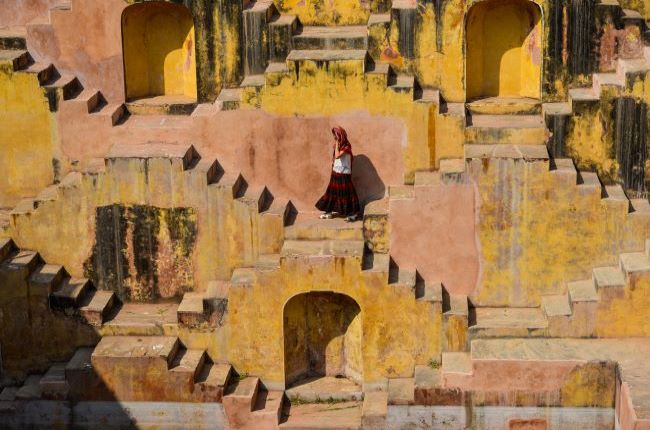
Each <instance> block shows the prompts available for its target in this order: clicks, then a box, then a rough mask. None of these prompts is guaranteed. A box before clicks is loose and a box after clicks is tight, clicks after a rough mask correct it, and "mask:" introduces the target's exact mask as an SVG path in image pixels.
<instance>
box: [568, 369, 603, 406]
mask: <svg viewBox="0 0 650 430" xmlns="http://www.w3.org/2000/svg"><path fill="white" fill-rule="evenodd" d="M615 393H616V365H615V364H614V363H606V362H595V363H587V364H584V365H582V366H578V367H576V368H575V369H573V370H572V371H571V373H570V374H569V376H568V377H567V379H566V381H564V384H563V385H562V388H561V389H560V395H561V402H562V406H563V407H600V408H611V407H613V406H614V395H615Z"/></svg>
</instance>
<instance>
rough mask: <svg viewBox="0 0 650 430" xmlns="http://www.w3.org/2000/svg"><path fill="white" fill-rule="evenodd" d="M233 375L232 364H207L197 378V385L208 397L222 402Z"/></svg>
mask: <svg viewBox="0 0 650 430" xmlns="http://www.w3.org/2000/svg"><path fill="white" fill-rule="evenodd" d="M231 375H232V366H231V365H230V364H223V363H212V362H206V363H205V364H204V365H203V368H202V369H201V371H200V372H199V374H198V375H197V377H196V384H195V385H196V387H197V389H198V390H199V391H200V392H202V393H204V394H205V395H206V397H208V398H211V399H214V401H217V402H220V401H221V399H222V398H223V394H224V390H225V388H226V387H227V386H228V383H229V382H230V377H231Z"/></svg>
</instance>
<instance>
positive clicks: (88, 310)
mask: <svg viewBox="0 0 650 430" xmlns="http://www.w3.org/2000/svg"><path fill="white" fill-rule="evenodd" d="M90 294H92V295H91V296H90V298H89V299H88V300H87V302H88V303H87V304H85V305H83V306H81V307H80V308H79V314H80V315H81V317H82V318H83V319H84V320H85V321H86V322H87V323H88V324H90V325H92V326H95V327H101V326H102V324H104V321H105V320H106V318H107V317H108V316H109V315H110V313H111V312H112V311H113V309H114V307H115V306H116V305H117V303H118V302H119V299H118V298H117V296H116V295H115V293H113V292H112V291H103V290H93V291H92V292H91V293H90Z"/></svg>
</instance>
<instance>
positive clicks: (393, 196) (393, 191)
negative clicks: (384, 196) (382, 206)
mask: <svg viewBox="0 0 650 430" xmlns="http://www.w3.org/2000/svg"><path fill="white" fill-rule="evenodd" d="M388 197H389V199H390V200H405V199H413V198H415V190H414V189H413V186H412V185H396V186H395V185H392V186H389V187H388Z"/></svg>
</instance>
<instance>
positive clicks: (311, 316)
mask: <svg viewBox="0 0 650 430" xmlns="http://www.w3.org/2000/svg"><path fill="white" fill-rule="evenodd" d="M283 321H284V368H285V385H286V386H287V387H289V386H291V385H293V384H295V383H296V382H299V381H301V380H304V379H307V378H313V377H319V376H333V377H345V378H349V379H351V380H352V381H354V382H356V383H358V384H361V383H362V382H363V376H362V373H363V370H362V369H363V359H362V350H361V348H362V321H361V308H360V307H359V305H358V304H357V302H356V301H354V300H353V299H352V298H350V297H349V296H346V295H344V294H338V293H332V292H310V293H304V294H299V295H297V296H294V297H292V298H291V299H290V300H289V301H288V302H287V304H286V305H285V307H284V312H283Z"/></svg>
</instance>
